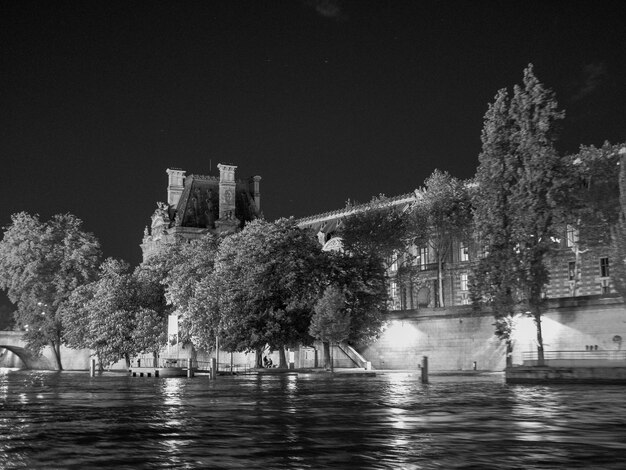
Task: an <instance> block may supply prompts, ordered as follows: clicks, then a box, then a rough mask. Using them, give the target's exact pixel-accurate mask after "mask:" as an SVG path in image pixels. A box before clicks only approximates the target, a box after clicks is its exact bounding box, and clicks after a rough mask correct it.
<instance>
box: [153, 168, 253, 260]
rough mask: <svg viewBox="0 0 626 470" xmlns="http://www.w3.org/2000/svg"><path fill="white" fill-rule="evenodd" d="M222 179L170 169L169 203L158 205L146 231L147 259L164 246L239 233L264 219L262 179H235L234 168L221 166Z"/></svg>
mask: <svg viewBox="0 0 626 470" xmlns="http://www.w3.org/2000/svg"><path fill="white" fill-rule="evenodd" d="M217 168H218V170H219V176H212V175H193V174H192V175H189V176H186V171H184V170H180V169H175V168H168V169H167V175H168V184H167V202H158V203H157V208H156V210H155V211H154V213H153V214H152V220H151V224H150V227H149V228H148V227H146V229H145V231H144V236H143V240H142V243H141V250H142V253H143V258H144V259H146V258H147V257H149V256H150V255H151V254H153V253H154V252H156V251H158V250H159V247H160V246H162V245H163V244H169V243H175V242H177V241H178V240H192V239H195V238H199V237H201V236H202V235H204V234H206V233H208V232H213V233H218V234H226V233H232V232H235V231H237V230H239V229H241V228H243V225H244V224H245V223H246V222H248V221H250V220H253V219H255V218H257V217H259V216H260V215H261V192H260V188H259V185H260V181H261V177H260V176H253V177H251V178H249V179H248V180H237V179H235V170H236V169H237V167H236V166H234V165H226V164H222V163H220V164H218V165H217Z"/></svg>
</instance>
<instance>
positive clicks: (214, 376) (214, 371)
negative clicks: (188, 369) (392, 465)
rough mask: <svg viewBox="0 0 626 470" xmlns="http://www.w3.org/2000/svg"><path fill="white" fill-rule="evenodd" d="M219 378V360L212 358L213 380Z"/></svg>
mask: <svg viewBox="0 0 626 470" xmlns="http://www.w3.org/2000/svg"><path fill="white" fill-rule="evenodd" d="M216 377H217V358H215V357H212V358H211V378H212V379H213V380H215V378H216Z"/></svg>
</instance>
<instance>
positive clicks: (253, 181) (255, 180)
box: [250, 176, 261, 213]
mask: <svg viewBox="0 0 626 470" xmlns="http://www.w3.org/2000/svg"><path fill="white" fill-rule="evenodd" d="M260 182H261V177H260V176H253V177H252V178H250V192H251V193H252V196H253V197H254V203H255V205H256V210H257V212H259V213H260V212H261V191H260V189H259V183H260Z"/></svg>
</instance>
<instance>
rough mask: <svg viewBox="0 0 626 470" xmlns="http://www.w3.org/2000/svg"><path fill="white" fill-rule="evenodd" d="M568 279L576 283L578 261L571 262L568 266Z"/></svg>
mask: <svg viewBox="0 0 626 470" xmlns="http://www.w3.org/2000/svg"><path fill="white" fill-rule="evenodd" d="M567 279H569V280H570V281H574V280H575V279H576V261H570V262H569V263H568V264H567Z"/></svg>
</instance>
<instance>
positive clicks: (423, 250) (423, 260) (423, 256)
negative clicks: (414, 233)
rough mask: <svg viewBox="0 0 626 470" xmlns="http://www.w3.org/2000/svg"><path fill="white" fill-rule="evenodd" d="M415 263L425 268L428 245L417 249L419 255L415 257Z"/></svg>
mask: <svg viewBox="0 0 626 470" xmlns="http://www.w3.org/2000/svg"><path fill="white" fill-rule="evenodd" d="M417 259H418V261H417V264H418V265H419V266H420V267H421V268H422V269H426V265H427V264H428V247H427V246H423V247H421V248H420V249H419V256H418V257H417Z"/></svg>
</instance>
